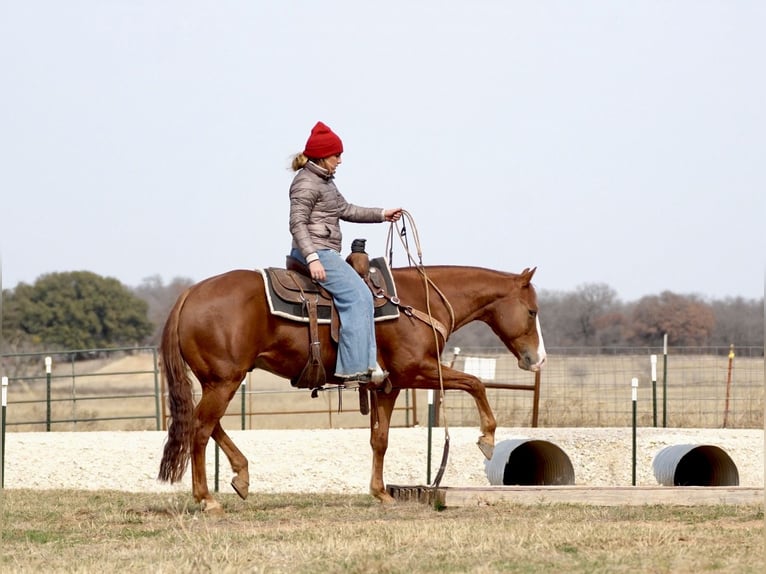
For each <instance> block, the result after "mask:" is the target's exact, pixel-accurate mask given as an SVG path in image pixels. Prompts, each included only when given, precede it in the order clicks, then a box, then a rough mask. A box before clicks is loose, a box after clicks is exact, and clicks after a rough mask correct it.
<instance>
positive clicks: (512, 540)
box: [0, 490, 764, 573]
mask: <svg viewBox="0 0 766 574" xmlns="http://www.w3.org/2000/svg"><path fill="white" fill-rule="evenodd" d="M0 496H4V500H3V504H2V507H0V510H1V511H2V540H0V545H1V546H2V548H3V553H2V556H3V558H2V563H1V564H0V570H2V571H3V572H19V573H25V572H40V571H46V572H113V571H116V572H192V571H194V572H198V571H202V572H293V573H300V572H311V573H314V572H391V573H393V572H408V573H419V572H429V573H430V572H439V573H442V572H478V573H482V572H659V573H662V572H668V573H670V572H672V573H684V572H694V573H696V572H702V571H712V572H744V573H747V572H758V573H760V572H763V571H764V570H763V568H764V557H763V554H762V549H763V543H764V522H763V511H762V507H760V506H758V507H754V506H753V507H750V506H717V507H715V506H714V507H709V506H708V507H697V508H688V507H673V506H645V507H625V508H619V507H592V506H572V505H548V504H540V505H536V506H512V505H498V506H483V507H473V508H455V509H447V510H443V511H437V510H435V509H433V508H430V507H427V506H425V505H419V504H416V503H412V504H400V505H398V506H397V507H396V508H393V509H387V508H383V507H381V506H379V505H378V504H377V503H376V502H373V501H372V499H371V498H370V497H366V496H341V495H307V494H280V495H257V494H256V495H253V496H251V498H250V499H249V500H248V501H247V502H243V501H240V500H239V499H238V498H236V497H235V496H234V495H222V496H221V497H220V500H221V501H222V502H223V504H224V507H225V508H226V510H227V513H226V514H225V515H224V516H223V517H220V518H215V517H210V516H206V515H202V514H200V513H199V512H197V511H196V510H193V509H190V508H187V507H186V506H185V504H186V503H187V502H188V497H187V496H186V495H185V494H179V495H174V496H164V495H162V496H161V495H151V494H129V493H119V492H111V491H108V492H107V491H100V492H83V491H30V490H11V491H5V494H4V495H0Z"/></svg>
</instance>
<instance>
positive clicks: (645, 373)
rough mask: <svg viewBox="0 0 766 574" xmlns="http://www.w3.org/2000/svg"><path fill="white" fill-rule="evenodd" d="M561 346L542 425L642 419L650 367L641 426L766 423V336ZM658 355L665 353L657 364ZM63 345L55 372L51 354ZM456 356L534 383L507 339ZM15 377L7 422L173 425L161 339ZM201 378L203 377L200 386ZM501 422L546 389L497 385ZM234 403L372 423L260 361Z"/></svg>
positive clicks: (273, 419) (20, 365)
mask: <svg viewBox="0 0 766 574" xmlns="http://www.w3.org/2000/svg"><path fill="white" fill-rule="evenodd" d="M730 352H731V349H729V348H702V347H695V348H671V349H669V350H668V353H667V354H665V353H664V352H663V349H656V348H614V349H588V348H561V349H549V353H548V361H547V364H546V366H545V368H544V370H543V372H542V375H541V381H540V385H539V396H538V397H537V401H538V407H539V413H538V426H543V427H599V426H630V424H631V422H632V401H631V379H632V378H634V377H635V378H638V380H639V389H638V400H637V413H638V424H639V425H640V426H659V427H663V426H667V427H686V428H721V427H728V428H762V426H763V420H764V358H763V349H762V348H761V347H743V348H739V349H735V350H734V356H733V357H731V358H730V356H729V354H730ZM652 356H655V357H656V362H655V365H654V367H653V365H652ZM46 357H51V366H50V372H46V370H47V368H48V367H47V366H46V364H45V358H46ZM444 360H445V362H447V363H452V364H453V366H454V368H457V369H459V370H464V371H466V372H470V373H472V374H475V375H476V376H478V377H479V378H480V379H481V380H482V381H484V382H485V383H486V384H487V385H488V387H489V386H500V385H503V384H508V385H518V386H523V385H528V386H530V388H532V387H533V383H534V374H533V373H529V372H526V371H522V370H520V369H519V368H518V366H517V364H516V359H515V358H514V357H513V356H512V355H511V354H510V353H508V351H506V350H505V349H486V348H485V349H463V350H462V351H460V353H459V354H457V355H454V354H453V352H452V351H447V352H446V353H445V359H444ZM0 374H4V375H5V376H7V377H8V381H9V385H8V389H7V397H8V408H7V415H6V417H7V426H8V428H9V430H12V431H13V430H16V431H61V430H65V431H70V430H160V429H164V428H165V422H166V420H167V415H168V413H167V412H165V407H164V395H163V391H162V384H161V381H160V377H159V368H158V353H157V349H156V348H152V347H136V348H124V349H93V350H77V351H62V352H56V353H30V354H19V355H6V356H4V357H3V372H2V373H0ZM198 391H199V389H198V387H197V396H199V393H198ZM487 394H488V398H489V401H490V404H491V406H492V408H493V410H494V412H495V415H496V418H497V422H498V425H499V426H511V427H523V426H531V425H532V416H533V410H534V406H535V399H536V397H535V393H534V392H529V391H520V390H508V389H496V388H488V390H487ZM238 395H239V396H238V397H235V399H233V400H232V401H231V403H230V405H229V409H228V411H227V414H226V419H225V420H224V426H225V427H227V428H232V429H234V428H243V429H250V428H276V429H279V428H351V427H367V426H368V425H369V420H368V418H367V417H364V416H361V415H360V414H359V412H358V403H357V401H356V396H355V395H354V394H353V393H350V392H348V391H346V392H344V393H338V392H334V391H329V392H326V393H320V396H319V399H311V398H309V393H308V391H306V390H298V389H293V388H291V387H290V384H289V382H287V381H286V380H284V379H280V378H278V377H275V376H273V375H270V374H268V373H264V372H261V371H256V372H254V373H252V374H251V375H249V376H248V378H247V379H246V380H245V384H244V385H243V386H242V387H241V389H240V392H239V393H238ZM426 397H427V395H426V391H409V392H406V393H402V394H401V395H400V398H399V400H398V401H397V410H396V411H395V413H394V418H393V421H392V423H393V425H394V426H412V425H425V424H427V421H428V410H427V409H428V404H427V398H426ZM440 414H441V417H440V423H442V424H444V423H446V424H448V425H450V426H478V425H479V420H478V413H477V409H476V405H475V403H474V401H473V399H472V398H471V397H470V396H469V395H468V394H467V393H464V392H459V391H448V392H447V393H446V396H445V400H444V403H443V410H440Z"/></svg>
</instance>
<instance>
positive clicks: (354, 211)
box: [338, 192, 386, 223]
mask: <svg viewBox="0 0 766 574" xmlns="http://www.w3.org/2000/svg"><path fill="white" fill-rule="evenodd" d="M338 202H339V208H340V209H339V214H340V215H339V216H340V218H341V219H342V220H344V221H351V222H352V223H381V222H383V221H385V220H386V218H385V217H384V215H383V212H384V211H385V210H384V209H383V208H382V207H360V206H359V205H354V204H353V203H348V202H347V201H346V199H345V198H344V197H343V196H342V195H341V193H340V192H338Z"/></svg>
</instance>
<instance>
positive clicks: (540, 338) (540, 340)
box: [533, 315, 545, 370]
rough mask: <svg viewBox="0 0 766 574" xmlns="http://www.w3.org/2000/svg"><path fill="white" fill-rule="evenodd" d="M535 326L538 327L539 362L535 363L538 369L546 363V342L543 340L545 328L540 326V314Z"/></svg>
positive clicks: (534, 367) (534, 366)
mask: <svg viewBox="0 0 766 574" xmlns="http://www.w3.org/2000/svg"><path fill="white" fill-rule="evenodd" d="M535 326H536V328H537V340H538V343H537V364H535V365H533V369H534V370H537V369H540V368H541V367H542V366H543V363H545V342H544V341H543V330H542V329H541V328H540V316H539V315H537V316H536V317H535Z"/></svg>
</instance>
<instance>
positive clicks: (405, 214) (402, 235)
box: [386, 209, 455, 488]
mask: <svg viewBox="0 0 766 574" xmlns="http://www.w3.org/2000/svg"><path fill="white" fill-rule="evenodd" d="M407 224H409V226H410V227H411V229H412V234H413V237H414V242H415V249H416V250H417V255H418V260H417V262H415V260H414V259H413V257H412V253H411V251H410V246H409V241H408V238H407ZM394 229H396V234H397V235H398V236H399V239H400V241H401V243H402V246H403V247H404V252H405V253H406V254H407V261H408V262H409V265H410V266H413V267H415V268H416V269H417V270H418V272H419V273H420V275H421V277H422V278H423V288H424V289H425V295H426V312H427V313H428V319H429V324H430V325H431V331H432V333H433V336H434V345H435V346H436V368H437V371H438V373H439V406H440V408H441V417H442V421H443V422H444V450H443V452H442V460H441V464H440V465H439V470H438V471H437V473H436V476H435V477H434V481H433V483H432V484H431V487H432V488H437V487H438V486H439V484H440V483H441V480H442V477H443V476H444V471H445V469H446V467H447V459H448V457H449V443H450V436H449V425H448V424H447V412H446V409H445V407H444V396H445V395H444V377H443V374H442V362H441V355H442V350H443V349H442V347H441V346H440V343H439V333H438V331H437V330H436V327H435V326H434V322H433V316H432V314H431V289H429V287H430V288H432V289H433V290H434V291H436V293H438V294H439V296H440V297H441V299H442V301H443V302H444V305H445V307H446V308H447V311H448V312H449V316H450V325H449V331H448V333H452V331H453V330H454V328H455V310H454V309H453V308H452V305H451V304H450V302H449V300H448V299H447V297H446V296H445V295H444V293H442V292H441V290H440V289H439V288H438V287H437V286H436V284H435V283H434V282H433V281H431V279H430V278H429V277H428V274H427V273H426V269H425V267H424V266H423V251H422V249H421V246H420V236H419V235H418V229H417V227H416V225H415V219H414V218H413V217H412V214H410V212H409V211H407V210H404V209H403V210H402V219H401V230H400V229H399V223H398V222H391V226H390V227H389V230H388V237H387V238H386V251H387V252H388V258H389V261H388V264H389V267H393V258H394V252H393V249H394V247H393V245H394V237H393V236H394ZM445 343H446V338H445Z"/></svg>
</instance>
